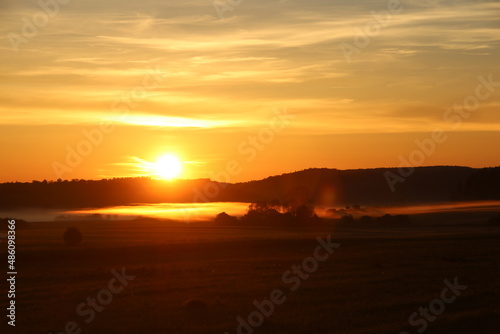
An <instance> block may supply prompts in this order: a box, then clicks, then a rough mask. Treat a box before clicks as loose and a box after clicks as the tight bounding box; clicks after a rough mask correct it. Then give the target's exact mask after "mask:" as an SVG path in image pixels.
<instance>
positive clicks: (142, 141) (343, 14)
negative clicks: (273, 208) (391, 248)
mask: <svg viewBox="0 0 500 334" xmlns="http://www.w3.org/2000/svg"><path fill="white" fill-rule="evenodd" d="M54 1H55V0H53V2H52V4H53V3H54ZM48 2H50V1H48ZM233 3H234V2H233ZM390 3H391V2H390V1H359V2H356V4H355V5H353V3H352V2H349V1H347V0H342V1H326V0H322V1H319V0H312V1H309V2H304V1H299V0H295V1H287V0H282V1H275V2H269V1H263V0H256V1H244V2H242V3H241V4H239V5H236V6H233V8H232V10H231V11H227V12H224V13H223V15H224V17H223V18H221V17H219V13H218V12H217V10H216V9H215V8H214V6H213V5H212V1H210V0H204V1H183V2H173V1H159V0H146V1H141V2H139V3H138V2H137V1H109V2H105V3H103V2H102V1H101V2H100V1H94V0H91V1H76V0H74V1H69V2H68V1H67V0H66V1H62V0H61V3H58V5H57V8H56V7H54V6H52V7H50V8H48V7H47V8H48V9H47V8H45V9H43V8H41V7H40V5H39V4H38V3H37V2H34V1H14V0H7V1H2V2H1V4H0V8H1V14H0V15H1V22H2V23H1V24H0V30H1V33H2V34H1V35H2V36H5V38H4V39H3V43H2V44H0V52H1V53H0V57H1V58H0V60H1V61H0V69H1V72H0V73H1V74H0V75H1V76H2V80H1V81H0V85H2V87H1V89H0V131H1V132H0V133H1V134H0V148H1V150H2V153H3V159H2V160H1V161H0V182H5V181H31V180H33V179H37V180H42V179H47V180H54V179H57V178H58V177H61V178H63V179H74V178H87V179H98V178H103V177H106V178H110V177H122V176H136V175H148V171H147V170H145V169H144V165H145V164H146V163H147V162H154V161H156V160H157V159H158V158H159V157H160V156H162V155H163V154H166V153H171V154H175V155H177V156H178V157H179V158H180V159H181V160H182V162H183V172H182V174H181V175H180V177H182V178H199V177H212V178H217V177H218V175H222V174H221V172H222V173H225V172H226V171H227V172H228V173H229V172H230V173H229V175H230V180H229V181H231V182H235V181H245V180H250V179H256V178H263V177H266V176H269V175H274V174H280V173H283V172H292V171H295V170H301V169H305V168H309V167H331V168H340V169H346V168H368V167H389V166H398V165H399V164H400V159H401V157H403V158H405V159H409V157H410V156H411V154H412V153H413V152H415V150H416V149H418V146H417V144H416V143H415V141H416V140H419V141H421V142H422V141H424V142H427V141H426V140H427V139H428V138H432V135H431V134H432V132H433V131H434V130H435V129H438V128H440V129H442V130H443V131H445V135H444V136H446V139H445V140H444V141H443V142H442V143H434V144H435V150H434V149H433V150H432V152H431V154H426V155H425V159H423V160H422V161H420V162H419V164H421V165H443V164H445V165H466V166H473V167H483V166H496V165H500V159H499V158H498V157H500V145H498V143H499V142H500V113H499V106H500V64H499V62H498V59H500V58H499V56H500V52H499V51H500V47H499V46H500V22H499V19H498V17H499V14H500V3H498V2H492V1H482V2H480V1H472V0H471V1H467V0H464V1H439V0H432V1H421V2H416V1H402V2H401V3H400V4H399V5H398V6H396V7H391V5H390ZM391 9H392V12H391ZM44 11H45V12H44ZM374 13H379V14H384V15H386V16H385V18H386V21H377V19H375V17H376V16H377V15H376V14H374ZM387 15H389V16H387ZM380 17H382V19H381V18H380ZM383 17H384V16H383V15H382V16H380V15H379V20H383ZM44 18H45V19H46V22H45V21H44ZM26 22H28V23H26ZM380 22H382V23H380ZM27 24H32V25H36V24H38V25H37V26H35V28H36V33H34V32H33V31H30V30H29V27H27V26H26V25H27ZM367 29H368V30H367ZM369 29H371V30H369ZM360 31H361V32H363V31H364V33H362V34H363V35H360ZM346 50H347V51H346ZM353 50H354V51H353ZM488 82H489V83H488ZM463 104H465V107H464V108H461V107H456V108H455V109H454V110H450V108H452V107H453V106H454V105H458V106H460V105H463ZM278 115H281V116H278ZM286 115H288V116H286ZM459 122H460V123H459ZM68 150H70V151H71V150H74V151H75V152H76V154H77V155H78V157H75V156H74V155H75V154H73V156H72V157H71V158H69V160H68ZM78 152H80V153H78ZM228 163H229V166H228Z"/></svg>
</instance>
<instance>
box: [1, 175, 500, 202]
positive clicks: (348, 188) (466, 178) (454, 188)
mask: <svg viewBox="0 0 500 334" xmlns="http://www.w3.org/2000/svg"><path fill="white" fill-rule="evenodd" d="M387 173H394V175H397V173H398V170H397V169H396V168H377V169H357V170H337V169H326V168H323V169H308V170H304V171H299V172H295V173H289V174H283V175H278V176H272V177H268V178H266V179H263V180H259V181H250V182H244V183H236V184H227V183H217V182H212V181H210V180H208V179H199V180H179V181H175V182H168V181H158V180H152V179H149V178H121V179H110V180H99V181H87V180H73V181H59V182H47V181H43V182H37V181H34V182H32V183H18V182H14V183H3V184H0V209H3V210H7V209H16V208H27V207H32V208H84V207H103V206H114V205H131V204H135V203H161V202H186V203H191V202H208V201H212V202H215V201H225V202H256V201H262V200H278V201H280V202H290V201H301V202H309V203H315V204H318V205H323V206H332V207H334V206H344V205H355V204H358V205H404V204H417V203H435V202H447V201H459V200H500V167H495V168H481V169H474V168H468V167H450V166H437V167H418V168H415V170H414V172H413V174H412V175H411V176H409V177H408V178H406V179H404V182H399V183H397V184H395V191H394V192H393V191H391V188H390V187H389V185H388V183H387V179H386V175H387Z"/></svg>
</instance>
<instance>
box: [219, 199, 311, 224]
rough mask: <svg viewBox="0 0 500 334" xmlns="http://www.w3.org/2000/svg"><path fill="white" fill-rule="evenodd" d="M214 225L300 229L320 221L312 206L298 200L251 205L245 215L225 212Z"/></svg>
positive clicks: (272, 201)
mask: <svg viewBox="0 0 500 334" xmlns="http://www.w3.org/2000/svg"><path fill="white" fill-rule="evenodd" d="M214 222H215V224H216V225H222V226H238V225H252V226H256V225H259V226H283V227H301V226H308V225H311V224H315V223H320V222H321V219H320V218H319V217H318V216H317V215H316V213H315V212H314V206H313V205H312V204H308V203H302V202H301V201H300V200H297V201H292V202H289V203H281V202H280V201H278V200H271V201H263V202H258V203H252V204H250V206H249V207H248V210H247V212H246V213H245V215H243V216H241V217H239V218H238V217H234V216H230V215H228V214H227V213H225V212H222V213H220V214H218V215H217V216H216V217H215V221H214Z"/></svg>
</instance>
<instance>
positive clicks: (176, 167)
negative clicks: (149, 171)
mask: <svg viewBox="0 0 500 334" xmlns="http://www.w3.org/2000/svg"><path fill="white" fill-rule="evenodd" d="M153 170H154V173H155V174H156V176H158V177H160V178H162V179H164V180H171V179H174V178H176V177H178V176H179V175H181V173H182V162H181V160H180V159H179V158H178V157H176V156H175V155H172V154H166V155H164V156H162V157H160V158H159V159H158V161H156V163H154V165H153Z"/></svg>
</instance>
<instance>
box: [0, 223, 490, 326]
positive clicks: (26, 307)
mask: <svg viewBox="0 0 500 334" xmlns="http://www.w3.org/2000/svg"><path fill="white" fill-rule="evenodd" d="M68 226H77V227H78V228H79V229H80V230H81V232H82V234H83V236H84V240H83V243H82V244H81V245H79V246H75V247H69V246H66V245H64V244H63V239H62V235H63V232H64V230H65V229H66V228H67V227H68ZM329 235H330V236H331V240H332V242H334V243H338V244H340V245H338V247H337V248H336V249H335V250H334V252H333V253H332V254H329V253H328V251H327V250H325V249H324V248H320V250H321V252H316V253H315V250H316V249H317V247H318V246H320V243H319V242H318V241H317V237H320V238H322V240H326V239H327V237H328V236H329ZM499 242H500V228H495V227H491V226H486V225H481V226H480V225H472V224H463V225H460V226H458V225H450V224H447V225H445V224H441V225H438V224H434V225H414V226H407V227H391V228H388V227H380V226H379V227H366V226H349V227H347V226H339V225H335V224H333V223H331V224H324V225H323V226H321V227H316V228H314V229H309V230H304V229H302V230H294V231H285V230H280V229H265V228H252V227H238V228H236V227H234V228H233V227H216V226H209V225H208V224H202V223H200V224H190V225H185V224H180V223H173V222H169V223H168V222H161V221H154V220H142V221H141V220H139V221H105V222H102V221H101V222H91V221H87V222H45V223H30V225H29V228H27V229H21V230H18V231H17V247H18V249H17V260H16V261H17V269H18V277H17V282H16V327H15V328H9V329H8V333H10V332H12V333H50V332H52V333H53V334H56V333H80V330H81V333H93V334H104V333H144V334H163V333H164V334H169V333H172V334H173V333H179V334H180V333H200V334H201V333H210V334H211V333H220V334H224V333H225V332H228V333H230V334H233V333H245V334H250V333H297V334H299V333H300V334H306V333H311V334H312V333H324V334H328V333H343V334H362V333H381V334H382V333H400V332H401V331H406V332H408V333H420V332H424V331H425V332H426V333H464V334H465V333H467V334H470V333H474V334H479V333H483V334H486V333H490V334H496V333H499V332H500V306H499V305H498V301H499V300H500V247H499ZM4 246H5V244H3V245H2V254H1V255H2V257H1V258H4V259H5V258H6V255H5V247H4ZM320 247H321V246H320ZM315 254H316V255H318V254H320V255H321V256H322V257H323V259H324V261H317V262H316V263H317V268H315V266H314V261H313V262H311V261H309V260H310V259H309V260H306V262H304V259H307V258H310V257H314V255H315ZM325 258H326V259H325ZM308 261H309V262H308ZM303 264H304V266H306V268H304V267H303ZM294 265H296V266H301V268H300V269H299V270H301V273H300V274H295V273H293V272H290V271H291V270H293V266H294ZM295 268H297V267H295ZM113 269H115V270H116V272H115V274H113V273H112V270H113ZM306 269H307V270H306ZM122 270H124V271H125V273H126V274H125V275H129V277H128V278H125V279H123V282H121V284H120V283H119V280H116V279H114V277H116V273H117V272H122ZM308 271H309V272H308ZM284 273H285V279H283V278H282V276H283V274H284ZM306 277H307V278H306ZM455 279H456V280H457V281H458V284H459V285H460V286H461V290H459V292H458V294H457V296H456V298H454V300H453V301H452V302H449V303H448V302H446V303H444V302H440V300H441V299H442V291H443V289H444V288H446V287H447V285H446V283H445V282H444V281H445V280H448V281H449V282H451V283H454V280H455ZM110 283H111V284H110ZM299 285H300V286H299ZM465 286H466V288H465ZM292 288H296V290H295V291H292ZM276 289H279V291H282V293H283V295H281V296H280V298H274V300H276V301H278V300H279V301H280V303H279V304H275V303H271V302H270V301H269V299H270V298H272V297H273V296H274V297H276V296H277V295H276V293H278V292H279V291H277V290H276ZM110 290H114V292H110ZM446 296H447V298H449V299H450V298H451V296H453V293H452V292H451V291H450V290H448V292H447V295H446ZM89 297H90V298H91V299H92V298H93V299H95V298H96V297H97V304H94V305H95V306H94V309H92V308H91V307H90V306H88V305H85V303H87V301H88V300H87V298H89ZM5 300H6V298H2V299H1V301H2V305H0V306H1V308H2V309H3V310H5V307H6V304H5ZM264 300H268V301H267V302H264V305H267V309H266V308H264V311H261V312H260V313H257V312H256V310H258V309H257V306H255V304H254V301H257V302H258V304H262V302H263V301H264ZM99 301H100V302H99ZM82 303H83V305H82ZM430 304H432V309H434V310H436V308H437V310H438V311H436V312H437V313H439V314H437V315H435V316H434V315H432V314H429V315H427V317H428V319H427V320H424V319H425V316H422V315H418V314H417V315H416V316H414V318H413V323H412V324H410V323H409V317H410V316H411V315H412V314H413V313H414V312H419V308H421V307H422V308H429V305H430ZM270 305H271V306H270ZM440 305H441V306H443V305H444V306H443V309H440ZM4 312H5V311H4ZM266 312H267V313H268V314H266V315H260V314H262V313H266ZM249 316H250V319H249ZM2 317H5V316H2ZM238 317H241V319H244V320H245V325H241V320H237V319H238ZM252 323H253V324H254V325H255V326H253V325H251V324H252ZM2 325H3V324H2ZM424 327H425V328H424ZM2 332H4V331H2Z"/></svg>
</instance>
